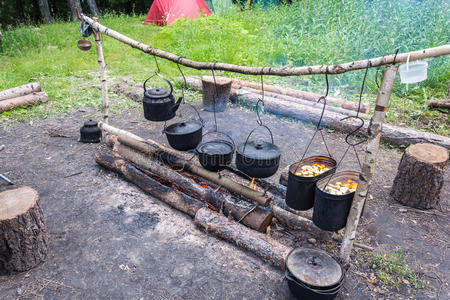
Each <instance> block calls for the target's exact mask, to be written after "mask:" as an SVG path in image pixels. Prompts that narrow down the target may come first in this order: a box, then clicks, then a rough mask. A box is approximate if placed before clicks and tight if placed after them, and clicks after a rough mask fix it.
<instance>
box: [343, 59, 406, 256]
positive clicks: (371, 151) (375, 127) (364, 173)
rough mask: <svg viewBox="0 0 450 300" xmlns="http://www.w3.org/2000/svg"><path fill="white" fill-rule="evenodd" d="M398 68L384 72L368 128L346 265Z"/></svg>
mask: <svg viewBox="0 0 450 300" xmlns="http://www.w3.org/2000/svg"><path fill="white" fill-rule="evenodd" d="M397 70H398V66H396V65H392V66H387V67H386V68H385V69H384V70H383V77H382V81H381V86H380V89H379V91H378V96H377V100H376V106H375V111H374V113H373V116H372V118H371V119H370V124H369V128H368V139H367V146H366V151H365V157H364V163H363V166H362V170H361V174H360V176H359V184H358V188H357V189H356V192H355V196H354V197H353V204H352V207H351V209H350V213H349V215H348V218H347V225H346V227H345V232H344V238H343V239H342V245H341V252H340V257H341V260H342V261H343V263H344V264H345V265H347V264H348V263H349V260H350V253H351V251H352V248H353V242H354V240H355V236H356V229H357V228H358V223H359V217H360V216H361V211H362V208H363V206H364V202H365V201H366V197H367V192H368V190H369V186H370V184H371V182H372V177H373V173H374V170H375V164H376V161H377V155H378V149H379V147H380V137H381V130H382V127H383V122H384V118H385V117H386V111H387V110H388V106H389V100H390V98H391V93H392V88H393V87H394V82H395V76H396V75H397Z"/></svg>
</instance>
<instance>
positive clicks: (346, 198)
mask: <svg viewBox="0 0 450 300" xmlns="http://www.w3.org/2000/svg"><path fill="white" fill-rule="evenodd" d="M330 176H331V180H330ZM347 179H352V180H354V181H355V182H358V179H359V173H358V172H354V171H342V172H338V173H336V174H332V175H329V176H327V177H325V178H322V179H320V180H319V181H318V182H317V183H316V193H315V197H314V212H313V223H314V224H315V225H316V226H317V227H319V228H320V229H323V230H327V231H338V230H340V229H342V228H344V227H345V225H346V223H347V217H348V213H349V212H350V208H351V206H352V202H353V196H354V195H355V192H352V193H348V194H345V195H332V194H329V193H327V192H325V191H324V190H323V189H324V187H325V185H326V184H327V183H328V181H329V180H330V181H329V182H330V183H334V182H336V181H347Z"/></svg>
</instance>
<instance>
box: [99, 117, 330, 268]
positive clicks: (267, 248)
mask: <svg viewBox="0 0 450 300" xmlns="http://www.w3.org/2000/svg"><path fill="white" fill-rule="evenodd" d="M99 127H100V128H101V129H102V130H103V131H104V132H108V133H109V134H110V135H109V136H108V138H107V141H108V143H109V144H110V146H112V151H111V150H109V151H101V152H98V153H97V154H96V155H95V161H96V162H97V163H98V164H100V165H102V166H103V167H105V168H107V169H109V170H112V171H115V172H117V173H119V174H121V175H122V176H123V177H125V178H126V179H127V180H128V181H130V182H132V183H134V184H136V185H137V186H138V187H140V188H141V189H142V190H143V191H144V192H146V193H147V194H149V195H151V196H153V197H155V198H157V199H159V200H160V201H162V202H164V203H166V204H168V205H170V206H172V207H173V208H175V209H177V210H179V211H182V212H184V213H186V214H188V215H190V216H191V217H193V218H194V222H195V223H196V224H197V225H198V226H199V227H200V228H203V229H205V230H206V231H208V232H211V233H213V234H215V235H217V236H219V237H220V238H222V239H225V240H228V241H230V242H232V243H234V244H237V245H238V246H240V247H242V248H244V249H247V250H249V251H251V252H253V253H254V254H256V255H257V256H259V257H261V258H263V259H264V260H266V261H269V262H271V263H272V264H274V265H276V266H279V267H282V268H283V267H284V263H285V259H286V257H287V255H288V254H289V252H290V251H291V250H292V248H291V247H289V246H285V245H283V244H281V243H280V242H279V241H277V240H274V239H272V238H271V237H270V236H268V235H267V234H265V233H266V232H267V231H268V227H269V226H270V225H271V223H273V222H274V221H273V219H276V222H278V223H280V224H281V225H283V226H284V227H287V228H292V229H297V230H299V229H300V230H303V231H306V232H308V234H309V235H313V236H314V237H315V238H316V239H321V240H323V239H327V240H328V239H330V237H331V235H330V234H329V233H328V232H324V231H322V230H321V229H319V228H317V227H316V226H315V225H314V224H313V223H312V221H311V220H310V219H307V218H304V217H301V216H299V215H297V214H294V213H293V212H291V211H289V209H288V208H286V207H285V205H284V200H283V199H282V198H281V197H280V195H278V194H279V193H280V192H279V191H277V189H280V188H282V187H281V186H278V185H277V184H273V183H272V184H269V183H268V182H262V181H261V180H256V181H257V182H258V187H257V188H254V187H253V188H251V187H250V185H249V180H248V179H244V178H243V177H236V176H237V175H236V176H233V174H234V173H233V174H231V172H230V171H221V172H220V173H216V172H210V171H208V170H206V169H204V168H202V167H201V166H200V165H199V164H197V163H194V162H193V161H192V160H190V159H189V157H190V155H186V154H185V153H182V152H179V151H176V150H173V149H170V148H167V147H165V146H164V145H161V144H159V143H157V142H156V141H153V140H144V139H142V138H141V137H139V136H136V135H134V134H132V133H130V132H127V131H124V130H121V129H118V128H115V127H113V126H110V125H108V124H105V123H102V122H101V123H99Z"/></svg>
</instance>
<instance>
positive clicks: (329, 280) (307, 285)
mask: <svg viewBox="0 0 450 300" xmlns="http://www.w3.org/2000/svg"><path fill="white" fill-rule="evenodd" d="M285 277H286V279H287V281H288V286H289V289H290V290H291V293H292V294H293V295H294V296H295V297H296V298H297V299H334V297H335V296H336V295H337V293H338V292H339V290H340V289H341V287H342V285H343V283H344V278H345V271H344V268H343V267H342V265H341V264H340V263H339V262H338V261H336V260H335V259H334V258H332V257H331V256H330V255H329V254H328V253H326V252H325V251H322V250H319V249H311V248H296V249H294V250H293V251H291V253H290V254H289V255H288V257H287V259H286V272H285Z"/></svg>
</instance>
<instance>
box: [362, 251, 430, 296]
mask: <svg viewBox="0 0 450 300" xmlns="http://www.w3.org/2000/svg"><path fill="white" fill-rule="evenodd" d="M400 251H401V249H397V250H396V251H394V252H393V253H391V254H386V253H380V254H378V255H374V254H370V257H369V261H370V264H371V269H373V270H374V271H375V275H376V276H377V278H378V280H379V281H380V282H381V283H382V284H383V285H385V286H387V287H395V288H397V289H398V288H399V286H400V285H406V286H409V287H411V288H413V289H423V288H425V287H426V283H425V281H424V280H420V279H419V277H418V275H417V274H416V273H414V272H412V271H411V269H410V268H409V266H408V265H407V264H406V261H405V259H404V258H403V254H402V253H401V252H400Z"/></svg>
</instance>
